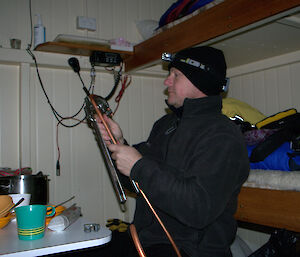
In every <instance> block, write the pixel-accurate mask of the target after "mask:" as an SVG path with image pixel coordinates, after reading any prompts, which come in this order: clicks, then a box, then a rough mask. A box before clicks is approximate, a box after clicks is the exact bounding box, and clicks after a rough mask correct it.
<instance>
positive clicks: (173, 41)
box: [35, 0, 300, 72]
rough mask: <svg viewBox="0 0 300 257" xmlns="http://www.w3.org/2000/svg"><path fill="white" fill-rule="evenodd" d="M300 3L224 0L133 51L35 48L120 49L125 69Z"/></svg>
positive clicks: (272, 17)
mask: <svg viewBox="0 0 300 257" xmlns="http://www.w3.org/2000/svg"><path fill="white" fill-rule="evenodd" d="M299 7H300V0H288V1H282V0H261V1H253V0H225V1H224V2H222V3H220V4H218V5H216V6H214V7H212V8H210V9H208V10H206V11H204V12H200V13H199V14H197V15H195V16H193V17H191V18H189V19H187V20H185V21H183V22H181V23H178V24H177V25H174V26H173V27H170V28H168V29H166V30H164V31H163V32H161V33H159V34H157V35H155V36H153V37H151V38H150V39H148V40H145V41H143V42H141V43H139V44H137V45H135V46H134V51H133V52H127V51H119V50H112V49H110V48H109V47H108V46H102V45H92V44H91V45H88V44H81V43H80V44H79V43H69V42H68V43H67V42H47V43H44V44H41V45H39V46H37V48H36V49H35V50H37V51H44V52H52V53H63V54H69V55H83V56H90V55H91V53H92V51H105V52H115V53H120V54H121V56H122V59H123V61H124V63H125V71H126V72H132V71H135V70H139V69H142V68H145V67H149V66H150V65H153V64H155V63H158V62H159V61H160V58H161V54H162V53H163V52H170V53H175V52H178V51H180V50H182V49H184V48H187V47H192V46H195V45H199V44H208V43H210V44H211V43H212V42H216V41H218V40H221V39H226V38H229V37H232V36H234V35H236V34H237V33H241V31H246V30H250V29H253V28H255V27H257V26H261V25H263V24H266V23H269V22H272V21H275V20H276V19H279V18H282V17H284V16H287V15H289V14H293V13H295V12H296V11H297V10H298V11H299Z"/></svg>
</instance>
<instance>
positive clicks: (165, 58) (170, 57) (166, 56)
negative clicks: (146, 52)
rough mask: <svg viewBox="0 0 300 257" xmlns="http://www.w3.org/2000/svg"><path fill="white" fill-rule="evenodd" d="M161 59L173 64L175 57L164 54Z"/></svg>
mask: <svg viewBox="0 0 300 257" xmlns="http://www.w3.org/2000/svg"><path fill="white" fill-rule="evenodd" d="M161 59H162V60H163V61H165V62H172V61H173V59H174V55H173V54H170V53H163V54H162V55H161Z"/></svg>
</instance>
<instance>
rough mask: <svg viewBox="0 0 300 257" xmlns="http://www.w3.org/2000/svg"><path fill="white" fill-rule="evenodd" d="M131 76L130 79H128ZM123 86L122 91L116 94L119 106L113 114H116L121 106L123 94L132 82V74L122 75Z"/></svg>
mask: <svg viewBox="0 0 300 257" xmlns="http://www.w3.org/2000/svg"><path fill="white" fill-rule="evenodd" d="M128 78H129V81H127V80H128ZM121 80H122V86H121V89H120V92H119V94H118V95H117V96H116V98H115V102H116V103H117V106H116V108H115V110H114V112H113V115H115V113H116V111H117V110H118V108H119V105H120V101H121V99H122V97H123V94H124V92H125V90H126V88H127V87H128V86H129V85H130V84H131V76H130V75H125V76H124V77H122V79H121Z"/></svg>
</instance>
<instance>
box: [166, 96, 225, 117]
mask: <svg viewBox="0 0 300 257" xmlns="http://www.w3.org/2000/svg"><path fill="white" fill-rule="evenodd" d="M166 104H167V105H168V107H169V108H170V109H171V111H172V112H174V113H175V114H176V116H177V117H178V118H181V117H183V116H184V117H191V116H194V115H199V114H213V113H221V110H222V97H221V96H219V95H214V96H207V97H202V98H195V99H191V98H186V99H185V100H184V102H183V106H181V107H179V108H175V107H174V106H172V105H169V104H168V102H167V100H166Z"/></svg>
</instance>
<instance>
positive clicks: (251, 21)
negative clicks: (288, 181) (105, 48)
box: [36, 0, 300, 232]
mask: <svg viewBox="0 0 300 257" xmlns="http://www.w3.org/2000/svg"><path fill="white" fill-rule="evenodd" d="M299 11H300V0H288V1H283V0H260V1H251V0H225V1H224V2H222V3H220V4H218V5H216V6H214V7H213V8H210V9H208V10H206V11H204V12H200V13H199V14H197V15H195V16H192V17H190V18H189V19H186V20H184V21H182V22H180V23H177V24H175V25H174V26H172V27H169V28H167V29H165V30H163V31H162V32H161V33H157V34H156V35H154V36H153V37H151V38H149V39H147V40H145V41H143V42H141V43H139V44H137V45H135V46H134V51H133V53H125V52H124V53H122V54H123V58H124V63H125V71H126V72H128V73H131V72H134V71H136V70H140V69H142V68H145V67H149V66H151V65H153V64H156V63H158V62H160V58H161V54H162V53H163V52H170V53H175V52H177V51H179V50H181V49H184V48H187V47H192V46H195V45H199V44H209V43H213V42H218V41H220V40H223V39H226V38H230V37H232V36H234V35H236V34H238V33H241V32H243V31H247V30H251V29H253V28H255V27H258V26H261V25H263V24H267V23H270V22H273V21H275V20H277V19H280V18H282V17H285V16H287V15H291V14H294V13H297V12H299ZM201 28H204V29H201ZM101 49H102V48H101V47H98V48H97V47H95V46H92V47H91V46H84V45H78V44H77V45H76V44H63V43H57V42H48V43H45V44H42V45H40V46H38V47H37V49H36V50H39V51H47V52H60V53H68V54H80V55H87V56H88V55H89V54H90V51H92V50H100V51H101ZM254 173H255V174H254ZM261 174H262V172H257V171H251V172H250V176H249V179H248V181H247V182H246V183H245V184H244V186H243V187H242V190H241V192H240V194H239V199H238V210H237V212H236V215H235V217H236V219H237V220H239V221H243V222H249V223H253V224H259V225H263V226H269V227H275V228H284V229H288V230H291V231H295V232H300V204H299V203H300V189H298V188H288V187H286V188H280V187H273V186H272V185H268V186H265V185H257V183H255V182H253V181H252V182H251V179H254V177H256V178H255V179H257V180H260V176H261ZM276 174H281V173H280V172H278V171H277V173H276ZM289 174H293V173H287V172H286V173H285V175H284V176H288V175H289ZM299 174H300V173H299ZM281 175H282V174H281ZM255 179H254V180H255ZM265 179H266V178H265ZM297 179H298V180H297ZM297 179H295V181H299V184H300V179H299V178H297ZM267 180H268V179H267Z"/></svg>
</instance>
